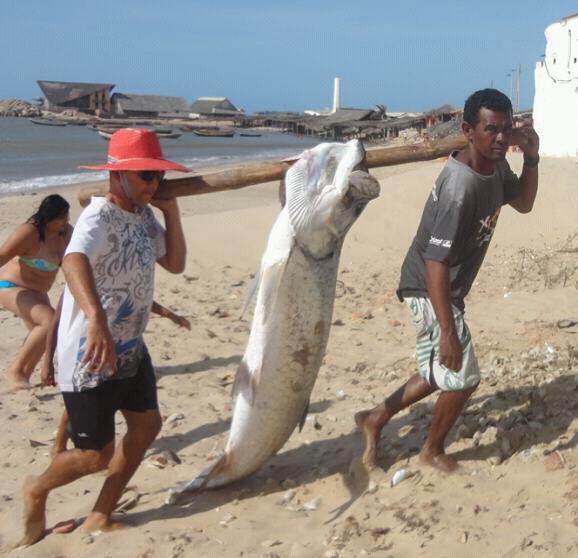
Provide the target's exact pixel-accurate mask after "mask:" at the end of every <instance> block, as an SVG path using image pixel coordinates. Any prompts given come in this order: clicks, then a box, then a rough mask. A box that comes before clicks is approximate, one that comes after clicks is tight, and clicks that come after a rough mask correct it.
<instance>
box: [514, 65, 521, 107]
mask: <svg viewBox="0 0 578 558" xmlns="http://www.w3.org/2000/svg"><path fill="white" fill-rule="evenodd" d="M521 75H522V64H518V73H517V76H516V110H515V112H520V76H521Z"/></svg>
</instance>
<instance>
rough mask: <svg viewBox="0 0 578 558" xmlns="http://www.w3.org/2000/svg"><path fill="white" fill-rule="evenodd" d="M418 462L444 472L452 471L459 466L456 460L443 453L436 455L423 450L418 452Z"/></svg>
mask: <svg viewBox="0 0 578 558" xmlns="http://www.w3.org/2000/svg"><path fill="white" fill-rule="evenodd" d="M419 462H420V463H422V464H423V465H429V466H431V467H435V468H436V469H438V470H440V471H442V472H444V473H453V472H454V471H455V470H456V469H458V468H459V464H458V462H457V461H456V460H455V459H454V458H453V457H450V456H449V455H447V454H445V453H438V454H436V455H434V454H432V453H429V452H427V451H425V450H422V452H421V453H420V454H419Z"/></svg>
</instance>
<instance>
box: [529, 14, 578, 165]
mask: <svg viewBox="0 0 578 558" xmlns="http://www.w3.org/2000/svg"><path fill="white" fill-rule="evenodd" d="M544 34H545V35H546V53H545V55H544V58H543V60H541V61H539V62H538V63H537V64H536V68H535V70H534V79H535V96H534V126H535V128H536V131H537V132H538V134H539V136H540V153H541V154H542V155H549V156H554V157H569V156H572V157H574V156H576V157H578V126H576V122H578V14H574V15H571V16H567V17H564V18H562V19H561V20H560V21H559V22H557V23H553V24H552V25H549V26H548V27H546V30H545V32H544Z"/></svg>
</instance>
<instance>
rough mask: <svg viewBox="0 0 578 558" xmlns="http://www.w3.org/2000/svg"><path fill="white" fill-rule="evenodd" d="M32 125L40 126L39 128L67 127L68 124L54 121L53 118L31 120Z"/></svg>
mask: <svg viewBox="0 0 578 558" xmlns="http://www.w3.org/2000/svg"><path fill="white" fill-rule="evenodd" d="M28 120H30V122H32V124H38V125H39V126H66V122H61V121H60V120H53V119H51V118H29V119H28Z"/></svg>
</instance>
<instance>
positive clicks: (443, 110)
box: [425, 105, 462, 128]
mask: <svg viewBox="0 0 578 558" xmlns="http://www.w3.org/2000/svg"><path fill="white" fill-rule="evenodd" d="M461 113H462V111H461V109H455V108H453V107H451V106H450V105H442V106H441V107H437V108H434V109H431V110H430V111H429V112H426V114H425V127H426V128H433V127H434V126H436V125H437V124H442V123H444V122H449V121H450V120H454V119H455V118H456V117H458V116H459V115H461Z"/></svg>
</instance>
